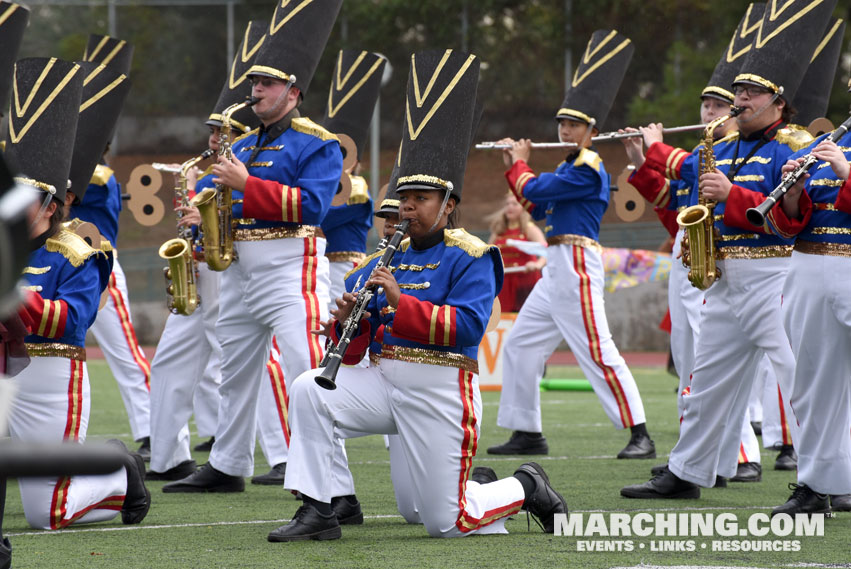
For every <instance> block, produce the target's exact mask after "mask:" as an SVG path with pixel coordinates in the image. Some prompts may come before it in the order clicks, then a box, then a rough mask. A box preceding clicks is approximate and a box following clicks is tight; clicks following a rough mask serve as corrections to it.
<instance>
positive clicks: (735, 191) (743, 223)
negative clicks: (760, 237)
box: [724, 184, 771, 233]
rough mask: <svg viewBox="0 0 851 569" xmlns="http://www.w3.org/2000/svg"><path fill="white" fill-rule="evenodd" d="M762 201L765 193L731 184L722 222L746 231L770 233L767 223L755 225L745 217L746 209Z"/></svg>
mask: <svg viewBox="0 0 851 569" xmlns="http://www.w3.org/2000/svg"><path fill="white" fill-rule="evenodd" d="M763 201H765V195H764V194H763V193H762V192H755V191H753V190H748V189H746V188H743V187H741V186H737V185H736V184H733V186H732V187H731V188H730V195H728V196H727V204H726V205H725V206H724V223H725V224H727V225H729V226H730V227H738V228H739V229H745V230H747V231H758V232H759V233H771V229H770V228H769V227H768V224H763V226H762V227H756V226H755V225H753V224H752V223H751V222H750V221H748V218H747V214H746V212H747V211H748V209H750V208H752V207H756V206H758V205H759V204H761V203H762V202H763Z"/></svg>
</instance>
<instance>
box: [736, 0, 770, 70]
mask: <svg viewBox="0 0 851 569" xmlns="http://www.w3.org/2000/svg"><path fill="white" fill-rule="evenodd" d="M763 13H764V12H763V11H760V12H759V13H758V14H757V13H754V5H753V4H750V5H748V9H747V12H745V17H744V19H743V20H742V23H741V28H739V30H737V31H738V33H736V34H733V37H732V39H730V45H729V47H728V48H727V63H733V62H734V61H736V60H737V59H739V58H740V57H742V56H743V55H745V54H746V53H747V52H749V51H750V50H751V46H752V45H753V36H754V34H756V33H757V32H760V31H762V16H763ZM737 46H741V48H740V49H737ZM734 50H735V51H734Z"/></svg>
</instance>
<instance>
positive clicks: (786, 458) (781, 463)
mask: <svg viewBox="0 0 851 569" xmlns="http://www.w3.org/2000/svg"><path fill="white" fill-rule="evenodd" d="M797 468H798V453H796V452H795V447H793V446H792V445H783V446H782V447H780V454H778V455H777V460H775V461H774V470H796V469H797Z"/></svg>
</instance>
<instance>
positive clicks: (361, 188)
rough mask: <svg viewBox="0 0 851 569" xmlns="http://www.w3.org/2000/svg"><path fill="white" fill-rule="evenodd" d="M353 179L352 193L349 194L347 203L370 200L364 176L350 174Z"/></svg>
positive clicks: (352, 203)
mask: <svg viewBox="0 0 851 569" xmlns="http://www.w3.org/2000/svg"><path fill="white" fill-rule="evenodd" d="M349 177H350V178H351V180H352V193H351V194H349V201H347V202H346V204H347V205H356V204H361V203H366V202H368V201H369V188H368V187H367V185H366V180H364V178H363V176H349Z"/></svg>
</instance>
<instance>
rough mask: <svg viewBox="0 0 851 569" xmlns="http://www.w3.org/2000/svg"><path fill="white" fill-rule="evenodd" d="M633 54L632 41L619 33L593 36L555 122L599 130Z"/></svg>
mask: <svg viewBox="0 0 851 569" xmlns="http://www.w3.org/2000/svg"><path fill="white" fill-rule="evenodd" d="M634 52H635V46H634V45H633V44H632V41H630V39H629V38H627V37H626V36H623V35H621V34H619V33H618V32H617V30H597V31H596V32H594V33H593V34H592V35H591V39H590V40H589V41H588V45H587V47H586V48H585V52H584V53H583V54H582V59H581V60H580V61H579V65H578V66H577V67H576V71H575V72H574V74H573V79H572V80H571V82H570V89H568V91H567V94H566V95H565V96H564V102H563V103H562V104H561V108H560V109H559V110H558V112H557V113H556V118H557V119H573V120H579V121H583V122H586V123H588V124H592V125H594V126H596V127H597V129H599V128H600V125H602V124H603V123H604V122H606V117H607V116H609V111H610V110H611V108H612V103H613V102H614V100H615V95H617V93H618V89H620V86H621V82H622V81H623V78H624V75H626V70H627V67H629V62H630V60H632V54H633V53H634Z"/></svg>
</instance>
